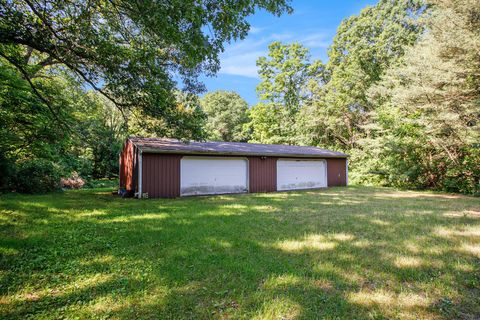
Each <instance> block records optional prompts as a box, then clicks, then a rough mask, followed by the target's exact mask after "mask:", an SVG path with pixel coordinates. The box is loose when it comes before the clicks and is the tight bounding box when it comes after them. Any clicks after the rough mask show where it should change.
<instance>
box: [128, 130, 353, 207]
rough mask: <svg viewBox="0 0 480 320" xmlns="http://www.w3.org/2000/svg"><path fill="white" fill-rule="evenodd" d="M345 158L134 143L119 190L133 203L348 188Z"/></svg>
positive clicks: (266, 147)
mask: <svg viewBox="0 0 480 320" xmlns="http://www.w3.org/2000/svg"><path fill="white" fill-rule="evenodd" d="M347 176H348V161H347V155H346V154H344V153H341V152H335V151H330V150H325V149H320V148H316V147H302V146H288V145H273V144H256V143H242V142H190V143H184V142H182V141H179V140H175V139H165V138H139V137H131V138H129V139H127V140H126V142H125V144H124V147H123V150H122V152H121V154H120V189H121V190H123V191H125V192H126V193H127V194H130V195H134V196H135V197H138V198H141V197H148V198H174V197H180V196H192V195H206V194H224V193H247V192H272V191H284V190H296V189H315V188H325V187H330V186H345V185H347V183H348V180H347V179H348V177H347Z"/></svg>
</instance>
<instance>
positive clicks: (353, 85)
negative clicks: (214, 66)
mask: <svg viewBox="0 0 480 320" xmlns="http://www.w3.org/2000/svg"><path fill="white" fill-rule="evenodd" d="M257 66H258V69H259V76H260V78H261V82H260V84H259V85H258V87H257V93H258V97H259V100H260V102H259V103H258V104H256V105H254V106H253V107H252V108H251V109H249V110H248V111H247V115H248V118H249V119H248V121H246V122H245V123H244V126H243V129H244V130H243V133H242V135H241V137H243V139H246V140H247V141H250V142H260V143H282V144H297V145H314V146H321V147H326V148H332V149H335V150H341V151H344V152H346V153H348V154H349V155H350V169H351V170H350V172H351V177H350V180H351V181H353V182H357V183H366V184H377V185H378V184H380V185H390V186H397V187H404V188H415V189H436V190H445V191H451V192H462V193H469V194H479V192H480V139H479V138H480V123H479V122H480V6H479V5H478V1H476V0H451V1H447V0H445V1H444V0H432V1H428V2H423V1H415V0H405V1H388V0H385V1H379V3H378V4H377V5H375V6H371V7H367V8H365V9H364V10H362V11H361V12H360V14H358V15H355V16H352V17H350V18H348V19H346V20H344V21H343V22H342V23H341V25H340V26H339V28H338V30H337V33H336V35H335V37H334V39H333V43H332V45H331V46H330V48H329V50H328V62H326V63H323V62H322V61H319V60H312V59H311V56H310V54H309V50H308V48H305V47H304V46H302V45H301V44H299V43H293V44H282V43H279V42H274V43H272V44H270V46H269V53H268V56H266V57H261V58H260V59H259V60H258V61H257ZM241 110H243V109H242V108H239V109H238V110H237V111H238V112H241ZM215 127H217V128H218V127H219V126H218V125H215ZM220 127H221V126H220ZM245 137H247V138H245Z"/></svg>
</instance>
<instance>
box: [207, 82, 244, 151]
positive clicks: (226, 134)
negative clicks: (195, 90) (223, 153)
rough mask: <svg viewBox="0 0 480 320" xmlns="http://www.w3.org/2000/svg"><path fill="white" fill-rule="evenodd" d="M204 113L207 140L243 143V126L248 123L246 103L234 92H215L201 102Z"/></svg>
mask: <svg viewBox="0 0 480 320" xmlns="http://www.w3.org/2000/svg"><path fill="white" fill-rule="evenodd" d="M200 103H201V107H202V110H203V111H204V112H205V113H206V116H207V120H206V124H205V130H206V131H207V135H208V138H209V139H212V140H220V141H245V140H246V136H245V134H244V132H243V126H244V124H245V123H247V122H248V116H247V110H248V103H247V102H246V101H245V100H243V99H242V97H240V95H239V94H238V93H236V92H231V91H215V92H210V93H207V94H206V95H205V96H204V97H203V98H202V99H201V100H200Z"/></svg>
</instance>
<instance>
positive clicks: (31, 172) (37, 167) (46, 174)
mask: <svg viewBox="0 0 480 320" xmlns="http://www.w3.org/2000/svg"><path fill="white" fill-rule="evenodd" d="M59 182H60V173H59V170H58V168H57V167H56V166H55V165H54V164H53V163H52V162H51V161H48V160H44V159H33V160H26V161H22V162H20V163H18V167H17V175H16V178H15V188H16V191H18V192H21V193H45V192H50V191H53V190H56V189H58V188H59Z"/></svg>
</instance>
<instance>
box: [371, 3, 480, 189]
mask: <svg viewBox="0 0 480 320" xmlns="http://www.w3.org/2000/svg"><path fill="white" fill-rule="evenodd" d="M475 3H476V2H475V1H470V0H462V1H453V2H447V1H434V2H433V4H434V5H435V6H434V8H433V10H432V12H431V15H430V16H429V18H428V20H427V27H428V30H429V32H427V33H426V34H424V35H423V37H422V39H421V40H420V41H419V42H418V44H417V45H415V46H414V47H412V48H410V49H409V50H408V51H407V53H406V55H405V57H404V59H403V62H402V64H400V65H399V66H397V67H395V68H392V69H391V70H389V72H388V73H387V74H386V76H385V77H384V79H383V80H382V82H381V83H379V84H378V86H376V87H374V88H372V90H371V91H370V94H371V99H372V101H373V102H374V103H377V104H378V105H379V107H378V108H377V109H376V111H375V117H376V119H375V120H376V124H377V128H376V132H375V138H374V140H375V141H381V143H378V144H377V145H379V146H381V148H380V150H379V151H378V154H379V156H381V157H382V159H388V161H386V162H385V166H386V170H388V171H389V172H391V177H390V180H391V181H392V183H394V184H401V185H404V186H407V187H422V188H425V187H433V188H439V189H444V190H449V191H455V192H467V193H478V192H479V191H480V165H479V163H480V150H479V148H478V146H477V145H476V143H478V141H480V126H479V125H480V124H479V122H480V51H479V50H478V49H479V48H480V41H479V39H480V20H479V19H478V17H479V16H480V8H479V7H478V5H477V6H476V5H475ZM366 144H367V145H371V144H372V143H371V141H366ZM393 145H395V146H396V147H394V148H392V147H390V146H393ZM402 146H404V147H403V148H402ZM405 147H407V148H410V149H411V150H409V151H407V152H406V151H405V150H404V149H405ZM402 167H403V168H404V167H409V168H414V169H410V170H404V171H403V172H404V173H403V174H402V175H403V176H404V178H403V179H402V178H400V174H399V172H398V171H399V169H401V168H402Z"/></svg>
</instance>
